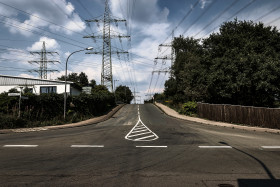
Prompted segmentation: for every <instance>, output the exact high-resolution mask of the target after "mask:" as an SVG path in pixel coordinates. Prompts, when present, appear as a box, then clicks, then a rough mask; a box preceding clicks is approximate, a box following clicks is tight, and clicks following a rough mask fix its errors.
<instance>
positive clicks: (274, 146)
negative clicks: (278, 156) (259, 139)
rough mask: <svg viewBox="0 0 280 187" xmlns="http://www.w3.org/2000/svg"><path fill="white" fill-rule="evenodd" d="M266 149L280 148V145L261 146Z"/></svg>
mask: <svg viewBox="0 0 280 187" xmlns="http://www.w3.org/2000/svg"><path fill="white" fill-rule="evenodd" d="M261 147H262V148H264V149H280V146H277V145H273V146H261Z"/></svg>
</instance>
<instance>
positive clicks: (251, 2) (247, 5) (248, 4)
mask: <svg viewBox="0 0 280 187" xmlns="http://www.w3.org/2000/svg"><path fill="white" fill-rule="evenodd" d="M255 1H256V0H251V1H250V2H249V3H247V4H246V5H245V6H244V7H242V8H241V9H239V10H238V11H237V12H235V13H234V14H233V15H232V16H231V17H230V18H228V19H227V20H226V21H225V22H227V21H229V20H231V19H232V18H233V17H234V16H236V15H238V14H239V13H240V12H242V11H243V10H245V9H246V8H248V7H249V6H250V5H252V4H253V3H254V2H255ZM219 27H220V25H218V26H217V27H215V28H214V29H212V30H211V31H210V32H208V33H207V34H205V35H204V36H203V37H202V38H204V37H205V36H207V35H208V34H210V33H211V32H213V31H215V30H216V29H217V28H219Z"/></svg>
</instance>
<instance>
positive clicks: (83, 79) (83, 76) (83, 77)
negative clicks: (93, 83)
mask: <svg viewBox="0 0 280 187" xmlns="http://www.w3.org/2000/svg"><path fill="white" fill-rule="evenodd" d="M78 81H79V84H80V86H82V87H83V86H88V84H89V83H88V76H87V75H86V74H85V73H84V72H81V73H80V74H79V78H78Z"/></svg>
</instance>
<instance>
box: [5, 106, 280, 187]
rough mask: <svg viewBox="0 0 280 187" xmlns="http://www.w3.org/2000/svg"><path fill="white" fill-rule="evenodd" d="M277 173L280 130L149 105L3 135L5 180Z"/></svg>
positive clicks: (272, 177) (188, 181)
mask: <svg viewBox="0 0 280 187" xmlns="http://www.w3.org/2000/svg"><path fill="white" fill-rule="evenodd" d="M138 108H139V110H138ZM138 111H139V112H138ZM264 146H267V147H264ZM270 146H274V147H270ZM279 179H280V135H277V134H269V133H259V132H249V131H243V130H237V129H230V128H224V127H215V126H209V125H202V124H198V123H195V122H188V121H183V120H179V119H175V118H172V117H168V116H166V115H165V114H163V112H161V111H160V110H159V109H158V108H157V107H155V106H154V105H152V104H146V105H139V107H138V105H126V106H124V107H123V108H122V109H121V110H119V111H118V112H117V113H116V114H115V115H114V116H113V118H111V119H109V120H107V121H105V122H102V123H99V124H95V125H89V126H83V127H75V128H68V129H60V130H50V131H40V132H29V133H13V134H0V186H221V187H230V186H241V187H243V186H254V187H255V186H280V182H279V181H280V180H279Z"/></svg>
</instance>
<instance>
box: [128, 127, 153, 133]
mask: <svg viewBox="0 0 280 187" xmlns="http://www.w3.org/2000/svg"><path fill="white" fill-rule="evenodd" d="M134 130H135V129H134ZM144 131H148V129H146V128H145V129H142V130H136V131H133V132H131V133H133V134H134V133H138V132H144ZM149 132H150V131H149Z"/></svg>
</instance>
